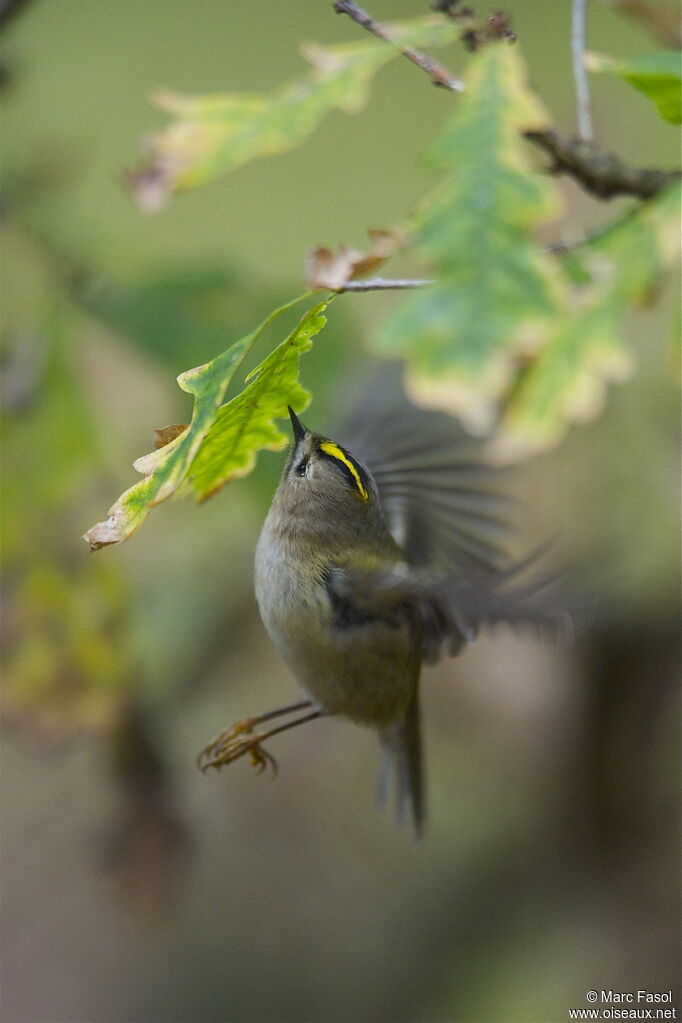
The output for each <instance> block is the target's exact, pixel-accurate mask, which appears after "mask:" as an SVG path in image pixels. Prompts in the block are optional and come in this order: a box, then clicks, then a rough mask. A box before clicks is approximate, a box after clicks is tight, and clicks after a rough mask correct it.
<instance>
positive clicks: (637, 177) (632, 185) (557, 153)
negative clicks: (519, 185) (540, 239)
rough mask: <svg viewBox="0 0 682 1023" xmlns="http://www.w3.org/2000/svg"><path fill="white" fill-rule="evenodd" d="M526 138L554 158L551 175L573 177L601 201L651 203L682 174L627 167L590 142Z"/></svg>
mask: <svg viewBox="0 0 682 1023" xmlns="http://www.w3.org/2000/svg"><path fill="white" fill-rule="evenodd" d="M525 136H526V138H527V139H528V141H529V142H532V143H533V145H535V146H538V147H539V148H540V149H543V150H544V151H545V152H546V153H548V154H549V156H551V157H552V164H551V166H550V168H549V170H550V173H552V174H569V175H570V176H571V177H572V178H575V180H576V181H577V182H578V183H579V184H580V185H582V187H583V188H584V189H585V190H586V191H587V192H590V193H591V194H592V195H596V196H597V198H598V199H612V198H613V197H614V196H616V195H634V196H636V197H637V198H638V199H651V198H652V197H653V196H654V195H656V194H657V193H658V192H660V191H661V190H662V189H663V188H665V187H666V186H667V185H669V184H672V182H673V181H675V180H678V179H679V178H680V174H681V173H682V172H680V171H678V170H676V171H661V170H648V169H645V168H641V169H640V168H636V167H626V165H625V164H624V163H622V162H621V160H619V158H618V157H617V156H613V155H612V154H611V153H604V152H602V151H601V150H599V149H597V148H596V147H595V146H593V145H592V144H591V143H589V142H581V141H580V140H579V139H566V138H562V136H561V135H558V134H557V133H556V132H554V131H528V132H525Z"/></svg>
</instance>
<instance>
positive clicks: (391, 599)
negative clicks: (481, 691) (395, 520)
mask: <svg viewBox="0 0 682 1023" xmlns="http://www.w3.org/2000/svg"><path fill="white" fill-rule="evenodd" d="M532 560H533V561H534V560H535V558H533V559H532ZM528 565H529V561H526V562H524V563H522V564H521V563H520V564H519V565H517V566H515V567H513V568H511V569H508V570H507V571H504V572H500V571H495V570H490V571H487V572H480V573H479V574H478V575H475V576H470V577H459V576H457V577H455V576H452V575H445V574H441V573H432V572H429V571H425V570H420V569H412V568H410V567H409V566H408V565H405V564H403V565H394V566H387V567H386V568H374V569H371V570H363V569H360V568H356V567H354V566H353V565H352V563H351V562H349V563H347V564H345V565H337V566H336V567H334V568H333V569H332V570H331V571H330V573H329V575H328V580H327V586H328V588H329V591H330V595H333V598H334V600H336V601H338V602H339V603H340V604H343V605H344V606H346V607H350V608H353V613H354V615H355V616H356V620H357V621H368V620H371V619H372V618H385V619H386V620H391V616H392V615H394V614H395V612H396V610H397V609H399V608H405V607H408V608H411V609H412V613H413V615H414V618H415V621H416V622H418V624H419V628H420V631H421V637H422V644H421V645H422V657H423V659H424V660H425V661H426V662H427V663H433V662H434V661H436V660H438V658H439V657H440V656H442V655H443V654H448V655H450V656H453V655H455V654H457V653H459V651H460V650H461V649H462V647H463V646H464V645H465V644H466V643H470V642H472V641H473V640H474V639H475V638H476V636H477V634H478V632H479V630H480V629H481V627H482V626H485V625H496V624H500V623H503V622H505V623H507V624H511V625H522V624H530V625H533V626H535V627H536V628H540V629H548V630H551V632H552V633H553V634H555V635H569V634H570V633H571V620H570V618H569V616H568V615H567V614H565V612H563V611H561V610H560V608H559V607H558V605H557V604H555V603H554V602H553V601H552V600H551V599H549V600H548V598H547V590H548V588H549V587H550V585H551V584H552V583H553V582H554V580H553V579H548V578H545V579H542V580H540V581H536V582H534V583H532V584H528V585H524V584H520V583H519V582H518V576H519V575H520V574H521V573H522V572H523V571H525V569H526V568H527V567H528Z"/></svg>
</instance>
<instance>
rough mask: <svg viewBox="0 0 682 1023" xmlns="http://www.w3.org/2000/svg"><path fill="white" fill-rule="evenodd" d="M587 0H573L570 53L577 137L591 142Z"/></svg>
mask: <svg viewBox="0 0 682 1023" xmlns="http://www.w3.org/2000/svg"><path fill="white" fill-rule="evenodd" d="M587 4H588V0H573V10H572V15H571V55H572V58H573V78H574V81H575V100H576V110H577V115H578V117H577V120H578V137H579V138H580V140H581V141H582V142H591V141H592V139H593V137H594V135H593V132H592V106H591V103H590V87H589V83H588V80H587V69H586V68H585V63H584V60H583V57H584V56H585V31H586V29H585V22H586V18H587Z"/></svg>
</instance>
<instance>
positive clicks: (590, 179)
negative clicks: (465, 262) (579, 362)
mask: <svg viewBox="0 0 682 1023" xmlns="http://www.w3.org/2000/svg"><path fill="white" fill-rule="evenodd" d="M622 2H623V3H625V0H622ZM586 3H587V0H574V7H573V11H574V32H573V57H574V68H575V70H576V72H577V73H576V91H577V92H579V95H582V93H580V87H579V82H580V81H581V80H583V81H584V89H585V94H584V95H585V96H586V100H583V101H581V100H580V98H579V102H578V118H579V124H580V130H581V134H584V133H586V134H588V135H591V134H592V126H591V119H590V115H589V94H588V92H587V82H586V71H585V68H584V66H583V62H582V55H583V51H584V45H585V36H584V15H585V8H586ZM333 7H334V10H335V11H337V12H338V13H339V14H347V15H348V16H349V17H350V18H351V19H352V20H353V21H355V22H356V23H357V24H358V25H361V26H362V27H363V28H364V29H366V30H367V31H368V32H371V33H372V35H375V36H377V37H378V38H379V39H383V40H384V41H385V42H387V43H390V44H391V45H393V46H396V45H397V44H396V43H394V42H393V40H392V39H391V35H390V32H389V31H388V30H387V29H385V28H384V27H383V26H382V25H380V24H379V23H378V22H376V21H374V19H373V18H371V17H370V15H369V14H367V13H366V12H365V11H363V10H362V9H361V8H360V7H358V6H357V4H355V3H353V2H352V0H335V2H334V4H333ZM578 14H580V17H578ZM576 20H577V21H579V23H580V24H579V25H578V29H579V31H578V32H577V35H576V31H575V29H576ZM398 49H399V50H400V52H401V53H403V54H404V55H405V56H406V57H408V59H409V60H411V61H412V62H413V63H414V64H416V65H417V67H420V68H421V69H422V71H426V73H427V74H428V75H429V76H430V77H431V78H432V80H433V81H435V82H436V83H437V84H438V85H443V86H446V87H447V88H450V89H453V90H455V91H458V92H460V91H462V90H463V89H464V88H465V84H464V82H462V81H460V80H459V79H457V78H452V76H451V75H450V73H449V72H448V71H446V70H445V68H442V67H440V65H438V64H435V63H434V61H432V60H430V59H429V58H428V57H425V56H424V55H423V54H420V53H417V52H416V51H415V50H407V49H403V48H402V47H400V46H398ZM578 58H579V61H578ZM578 62H579V65H580V66H579V69H578ZM448 83H450V84H448ZM453 83H456V84H453ZM581 111H582V113H581ZM585 114H586V116H587V123H585V120H584V118H585ZM581 119H582V123H581ZM525 137H526V138H527V139H528V140H529V141H530V142H532V143H533V145H536V146H538V147H539V148H540V149H543V150H544V151H545V152H546V153H547V154H549V156H551V158H552V163H551V166H550V168H549V170H550V173H552V174H568V175H570V176H571V177H572V178H574V179H575V181H577V182H578V184H579V185H581V186H582V187H583V188H584V189H585V191H587V192H589V193H590V194H591V195H594V196H596V197H597V198H598V199H611V198H612V197H613V196H616V195H634V196H636V197H637V198H638V199H651V198H652V197H653V196H654V195H656V194H657V193H658V192H660V191H661V190H662V189H663V188H665V187H666V186H667V185H669V184H671V183H672V182H673V181H675V180H678V179H679V178H680V175H681V173H682V172H680V171H678V170H676V171H661V170H649V169H645V168H642V169H640V168H635V167H627V166H626V165H625V164H624V163H622V161H621V160H620V159H619V158H618V157H617V156H613V155H612V154H610V153H604V152H602V151H601V150H599V149H597V148H596V146H594V145H593V144H592V142H591V141H588V140H587V139H586V138H581V139H566V138H563V137H562V136H561V135H558V134H557V133H556V132H554V131H550V130H547V131H532V132H525ZM368 283H369V282H366V281H359V282H357V284H359V285H366V284H368ZM418 286H420V285H411V284H409V283H408V284H406V285H405V287H418ZM385 287H386V286H385V285H380V286H379V288H377V289H376V290H380V289H381V288H385ZM394 287H397V285H394ZM346 290H354V291H362V290H365V291H372V290H374V289H373V288H371V287H362V286H361V287H356V286H355V285H353V286H351V287H347V288H346Z"/></svg>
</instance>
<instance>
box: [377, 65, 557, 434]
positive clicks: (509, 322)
mask: <svg viewBox="0 0 682 1023" xmlns="http://www.w3.org/2000/svg"><path fill="white" fill-rule="evenodd" d="M547 123H548V115H547V113H546V112H545V111H544V110H543V108H542V106H541V105H540V104H539V102H538V101H537V100H536V99H535V97H534V96H533V94H532V93H531V92H530V89H529V88H528V85H527V84H526V71H525V67H524V64H523V62H522V60H521V56H520V53H519V49H518V47H510V46H506V45H502V46H501V45H496V46H488V47H486V48H485V49H484V50H482V51H481V53H480V54H477V55H476V56H475V57H474V58H473V59H472V62H471V65H470V70H469V74H468V75H467V90H466V92H465V93H464V95H463V96H461V97H460V98H459V99H458V101H457V107H456V112H455V115H454V117H453V119H452V121H451V123H450V124H449V126H448V128H447V129H446V132H445V134H444V135H443V137H442V138H441V139H440V141H439V144H438V146H437V149H436V157H437V160H438V163H439V164H440V165H441V166H446V167H447V168H448V170H449V174H448V177H447V178H446V180H445V181H444V182H443V183H442V184H441V186H440V187H439V188H437V190H436V191H435V192H434V193H433V194H431V195H430V196H428V198H427V199H426V200H425V201H424V202H423V204H422V207H421V209H420V210H419V211H418V212H417V214H416V216H415V218H414V220H413V225H412V226H413V230H414V233H415V236H416V251H417V253H418V254H419V255H421V256H422V257H424V256H425V257H428V258H429V259H430V260H431V262H432V264H433V265H434V267H435V271H436V274H437V276H438V282H437V284H436V285H435V286H434V287H432V288H429V289H427V290H425V291H423V292H418V293H417V294H414V295H411V296H410V297H409V298H407V299H405V300H404V301H403V302H402V304H401V305H399V306H398V308H397V309H396V311H395V312H394V313H393V315H392V316H389V318H388V320H387V321H386V322H385V323H384V324H383V326H382V328H381V330H380V332H379V336H378V338H377V348H378V350H379V351H380V352H382V353H383V354H386V355H401V356H403V357H404V358H405V359H406V360H407V364H408V376H407V383H408V389H409V391H410V393H411V394H412V395H413V396H414V397H415V398H416V400H417V401H418V402H419V404H422V405H425V406H428V407H433V408H443V409H445V410H446V411H449V412H453V413H458V414H459V415H461V416H463V418H464V419H465V421H466V422H467V423H468V424H469V426H471V427H472V428H474V429H477V430H480V431H481V432H484V431H485V430H487V429H489V428H490V427H491V425H492V424H493V422H494V420H495V417H496V409H497V403H498V402H499V400H500V399H501V397H502V396H503V395H504V394H505V393H506V391H507V390H508V388H509V384H510V381H511V380H512V379H513V376H514V370H515V366H516V364H517V362H518V360H519V358H521V357H523V355H524V354H525V353H527V352H529V351H532V350H534V349H536V348H537V347H538V346H539V345H540V344H541V343H542V341H543V339H544V337H545V336H546V334H547V331H548V326H549V323H550V320H551V317H552V316H553V315H556V314H557V312H558V310H559V307H560V306H559V303H560V299H561V290H560V280H559V274H558V272H557V267H556V264H555V262H554V261H553V260H552V257H551V256H549V255H547V254H545V253H544V252H543V251H542V249H541V247H540V246H539V244H538V243H537V242H536V241H534V240H533V237H532V234H531V231H532V229H533V228H534V227H535V226H536V225H538V224H539V223H541V222H543V221H546V220H548V219H554V218H556V217H557V216H558V214H559V212H560V210H561V203H560V199H559V193H558V190H557V188H556V186H555V185H554V184H553V183H552V182H551V181H550V180H549V179H547V178H543V177H541V176H540V175H539V174H537V173H534V172H533V169H532V165H531V158H530V153H528V152H527V146H526V145H525V143H524V141H523V139H522V137H521V133H522V132H523V131H524V130H531V129H540V128H542V127H545V126H546V125H547Z"/></svg>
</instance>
